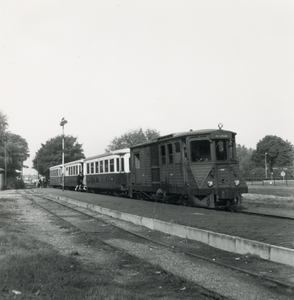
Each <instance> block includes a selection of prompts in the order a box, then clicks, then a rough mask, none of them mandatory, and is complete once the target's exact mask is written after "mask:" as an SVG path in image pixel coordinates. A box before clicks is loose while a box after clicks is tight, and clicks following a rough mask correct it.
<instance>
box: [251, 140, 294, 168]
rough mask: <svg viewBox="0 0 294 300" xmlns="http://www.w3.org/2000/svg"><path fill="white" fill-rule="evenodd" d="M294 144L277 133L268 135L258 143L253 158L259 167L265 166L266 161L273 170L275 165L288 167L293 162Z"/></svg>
mask: <svg viewBox="0 0 294 300" xmlns="http://www.w3.org/2000/svg"><path fill="white" fill-rule="evenodd" d="M293 151H294V148H293V145H292V144H291V143H290V142H288V141H284V140H283V139H282V138H280V137H277V136H275V135H267V136H265V137H264V138H263V139H262V140H260V141H259V142H258V143H257V145H256V150H254V151H253V152H252V158H251V160H252V161H253V162H254V163H255V165H256V166H257V167H263V166H264V165H265V161H266V162H267V164H268V165H269V169H270V170H271V171H272V170H273V168H274V167H286V166H289V165H292V164H293Z"/></svg>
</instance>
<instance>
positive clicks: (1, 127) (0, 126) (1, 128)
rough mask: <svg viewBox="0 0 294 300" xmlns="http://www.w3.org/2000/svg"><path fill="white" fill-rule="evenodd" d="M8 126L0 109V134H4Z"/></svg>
mask: <svg viewBox="0 0 294 300" xmlns="http://www.w3.org/2000/svg"><path fill="white" fill-rule="evenodd" d="M7 127H8V122H7V116H6V115H5V114H4V113H3V112H2V111H1V110H0V136H1V137H2V135H3V134H4V132H5V131H6V129H7Z"/></svg>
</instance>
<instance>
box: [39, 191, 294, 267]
mask: <svg viewBox="0 0 294 300" xmlns="http://www.w3.org/2000/svg"><path fill="white" fill-rule="evenodd" d="M43 191H45V190H43ZM47 191H48V190H47V189H46V192H47ZM47 194H48V196H50V197H51V198H52V199H55V200H62V201H66V202H68V203H70V204H73V205H76V206H79V207H83V208H87V209H90V210H93V211H96V212H98V213H101V214H105V215H108V216H111V217H113V218H116V219H120V220H124V221H128V222H131V223H133V224H136V225H140V226H145V227H147V228H149V229H152V230H157V231H160V232H163V233H167V234H170V235H174V236H177V237H181V238H187V239H191V240H195V241H198V242H202V243H204V244H207V245H209V246H211V247H215V248H218V249H221V250H225V251H229V252H233V253H236V254H242V255H244V254H251V255H256V256H258V257H260V258H262V259H266V260H270V261H273V262H278V263H282V264H286V265H289V266H294V249H290V248H286V247H280V246H277V245H272V244H269V243H263V242H260V241H254V240H250V239H246V238H242V237H238V236H232V235H228V234H223V233H218V232H214V231H211V230H204V229H199V228H195V227H191V226H186V225H181V224H177V223H175V222H166V221H164V220H158V219H157V218H156V219H155V218H149V217H145V216H139V215H136V214H131V213H127V212H122V211H118V210H116V209H110V208H106V207H103V206H102V205H101V203H100V205H98V204H92V203H87V202H85V201H86V199H85V197H83V200H77V199H73V198H70V197H68V196H67V197H65V196H61V195H58V194H57V193H50V192H47ZM167 207H168V206H167Z"/></svg>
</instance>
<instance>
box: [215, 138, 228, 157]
mask: <svg viewBox="0 0 294 300" xmlns="http://www.w3.org/2000/svg"><path fill="white" fill-rule="evenodd" d="M227 142H228V141H226V140H216V141H215V145H216V146H215V155H216V159H217V160H227V158H228V154H227Z"/></svg>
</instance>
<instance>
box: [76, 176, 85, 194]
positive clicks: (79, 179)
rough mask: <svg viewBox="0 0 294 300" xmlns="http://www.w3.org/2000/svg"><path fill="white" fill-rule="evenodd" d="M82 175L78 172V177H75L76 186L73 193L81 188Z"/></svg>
mask: <svg viewBox="0 0 294 300" xmlns="http://www.w3.org/2000/svg"><path fill="white" fill-rule="evenodd" d="M83 178H84V176H83V173H82V172H80V173H79V175H78V176H77V186H76V188H75V191H77V190H78V189H79V190H80V189H81V188H82V184H83Z"/></svg>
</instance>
